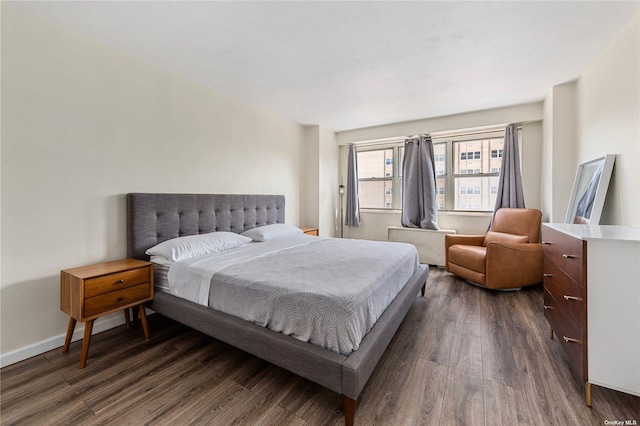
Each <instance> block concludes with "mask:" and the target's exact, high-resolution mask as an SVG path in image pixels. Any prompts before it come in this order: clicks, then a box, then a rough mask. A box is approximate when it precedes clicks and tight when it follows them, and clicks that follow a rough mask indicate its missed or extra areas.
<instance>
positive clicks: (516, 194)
mask: <svg viewBox="0 0 640 426" xmlns="http://www.w3.org/2000/svg"><path fill="white" fill-rule="evenodd" d="M501 207H517V208H524V192H523V191H522V173H520V155H519V154H518V127H517V126H516V125H515V124H509V125H508V126H507V128H506V129H505V134H504V148H503V152H502V166H501V167H500V178H499V179H498V192H497V195H496V205H495V207H494V209H493V214H494V215H495V212H496V211H498V209H499V208H501Z"/></svg>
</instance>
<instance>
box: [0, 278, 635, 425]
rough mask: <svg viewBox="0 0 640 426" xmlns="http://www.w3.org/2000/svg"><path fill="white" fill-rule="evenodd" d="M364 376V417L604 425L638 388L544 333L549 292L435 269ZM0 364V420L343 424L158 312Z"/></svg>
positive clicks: (319, 404) (284, 383) (285, 381)
mask: <svg viewBox="0 0 640 426" xmlns="http://www.w3.org/2000/svg"><path fill="white" fill-rule="evenodd" d="M426 290H427V292H426V297H425V298H422V297H418V298H416V300H415V302H414V305H413V307H412V309H411V310H410V311H409V314H408V315H407V318H406V319H405V321H404V322H403V323H402V325H401V326H400V329H399V330H398V332H397V333H396V336H394V338H393V340H392V341H391V343H390V345H389V347H388V348H387V351H386V352H385V353H384V355H383V357H382V359H381V360H380V363H379V364H378V366H377V367H376V369H375V370H374V372H373V374H372V376H371V378H370V380H369V383H368V384H367V385H366V386H365V388H364V390H363V392H362V394H361V395H360V398H359V399H358V406H357V411H356V424H357V425H403V426H404V425H456V426H457V425H461V424H462V425H486V426H489V425H491V426H493V425H507V424H508V425H513V424H517V425H523V426H538V425H547V424H580V425H602V424H604V422H605V420H627V419H628V420H631V421H633V420H636V421H640V397H636V396H632V395H628V394H624V393H621V392H617V391H614V390H611V389H606V388H601V387H598V386H594V387H593V407H592V408H588V407H587V406H586V405H585V403H584V383H581V382H580V380H579V379H576V378H575V377H574V376H573V375H572V374H571V370H570V369H569V365H568V361H567V358H566V354H565V353H564V351H563V350H562V347H561V346H560V343H559V342H558V341H557V340H555V339H554V340H550V339H549V337H548V324H547V322H546V320H545V318H544V314H543V312H542V288H541V287H540V286H533V287H529V288H525V289H522V290H521V291H519V292H496V291H490V290H486V289H482V288H479V287H476V286H472V285H470V284H469V283H466V282H465V281H462V280H459V279H457V278H456V277H454V276H453V275H451V274H448V273H446V272H445V271H443V270H442V269H438V268H431V269H430V276H429V281H428V282H427V288H426ZM149 328H150V332H151V339H150V341H149V342H145V341H144V339H143V338H142V331H141V329H139V325H135V326H134V327H133V328H132V329H131V330H126V329H125V328H124V326H122V327H117V328H114V329H112V330H109V331H106V332H104V333H99V334H96V335H94V336H93V337H92V343H91V350H90V352H89V359H88V361H87V368H85V369H84V370H80V369H78V363H79V356H80V348H81V342H75V343H73V344H72V345H71V349H70V352H69V353H68V354H62V352H61V350H60V348H58V349H56V350H54V351H50V352H47V353H45V354H42V355H39V356H37V357H34V358H31V359H29V360H25V361H23V362H21V363H17V364H14V365H11V366H8V367H5V368H3V369H2V370H0V387H1V390H0V397H1V399H2V407H1V411H0V424H2V425H9V424H19V425H30V424H33V425H41V424H69V425H74V426H76V425H114V424H131V425H144V424H154V425H176V424H179V425H191V424H193V425H201V424H215V425H218V424H250V425H254V424H260V425H276V426H280V425H289V424H291V425H296V426H297V425H313V426H316V425H331V426H337V425H342V424H344V413H343V411H342V397H341V396H340V395H338V394H336V393H334V392H332V391H329V390H327V389H325V388H323V387H321V386H319V385H317V384H315V383H312V382H309V381H308V380H305V379H303V378H301V377H299V376H296V375H294V374H292V373H289V372H287V371H285V370H283V369H281V368H279V367H276V366H274V365H271V364H269V363H267V362H265V361H262V360H260V359H257V358H255V357H253V356H251V355H249V354H247V353H245V352H242V351H240V350H238V349H235V348H232V347H230V346H228V345H226V344H224V343H222V342H220V341H217V340H215V339H212V338H210V337H208V336H205V335H203V334H201V333H199V332H197V331H195V330H192V329H189V328H188V327H185V326H183V325H181V324H178V323H176V322H174V321H172V320H170V319H168V318H165V317H162V316H160V315H151V316H150V317H149Z"/></svg>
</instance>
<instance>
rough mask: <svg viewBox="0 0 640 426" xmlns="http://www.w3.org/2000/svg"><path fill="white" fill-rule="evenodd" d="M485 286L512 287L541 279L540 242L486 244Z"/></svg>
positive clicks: (537, 281)
mask: <svg viewBox="0 0 640 426" xmlns="http://www.w3.org/2000/svg"><path fill="white" fill-rule="evenodd" d="M485 261H486V262H487V263H486V265H487V276H486V283H487V287H491V288H513V287H522V286H525V285H530V284H535V283H539V282H541V281H542V244H541V243H498V242H491V243H489V244H487V257H486V259H485Z"/></svg>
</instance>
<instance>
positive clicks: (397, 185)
mask: <svg viewBox="0 0 640 426" xmlns="http://www.w3.org/2000/svg"><path fill="white" fill-rule="evenodd" d="M402 148H404V143H402V144H397V143H395V144H384V145H371V146H362V147H358V153H361V152H370V151H385V150H388V149H392V150H393V176H385V177H376V178H361V177H358V189H360V188H359V186H360V181H362V182H379V181H382V182H386V181H391V199H392V202H391V207H386V206H385V207H363V206H360V208H361V209H362V210H400V209H402V176H401V170H400V169H401V168H402V164H401V163H400V159H399V155H400V154H399V152H400V149H402ZM403 154H404V153H403Z"/></svg>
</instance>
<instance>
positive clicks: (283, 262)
mask: <svg viewBox="0 0 640 426" xmlns="http://www.w3.org/2000/svg"><path fill="white" fill-rule="evenodd" d="M309 238H310V237H308V236H304V238H302V236H301V240H300V241H302V243H292V244H291V247H288V248H282V249H278V250H276V251H270V252H267V253H266V254H262V255H260V256H258V257H254V258H251V259H246V260H243V261H241V262H236V263H234V264H232V265H231V266H227V267H224V268H222V269H218V270H217V271H216V272H215V273H214V274H213V276H212V278H211V284H210V287H209V306H210V307H212V308H213V309H216V310H219V311H222V312H225V313H228V314H231V315H234V316H237V317H239V318H242V319H245V320H247V321H251V322H253V323H255V324H258V325H261V326H264V327H268V328H270V329H272V330H274V331H278V332H281V333H284V334H286V335H290V336H292V337H294V338H296V339H299V340H302V341H305V342H310V343H313V344H315V345H318V346H321V347H323V348H325V349H329V350H332V351H334V352H338V353H341V354H344V355H347V354H349V353H350V352H352V351H354V350H356V349H358V347H359V345H360V342H361V341H362V339H363V338H364V336H365V335H366V334H367V332H368V331H369V330H370V329H371V327H372V326H373V324H374V323H375V322H376V320H377V319H378V318H379V317H380V315H381V314H382V313H383V312H384V310H385V309H386V308H387V306H388V305H389V304H390V303H391V301H393V299H394V298H395V297H396V295H397V294H398V293H399V292H400V290H401V289H402V287H403V286H404V284H405V283H406V282H407V280H409V278H410V277H411V276H412V275H413V273H414V272H415V271H416V270H417V268H418V266H419V261H418V255H417V252H416V249H415V247H414V246H412V245H410V244H404V243H390V242H377V241H364V240H347V239H336V238H313V239H312V240H310V239H309Z"/></svg>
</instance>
